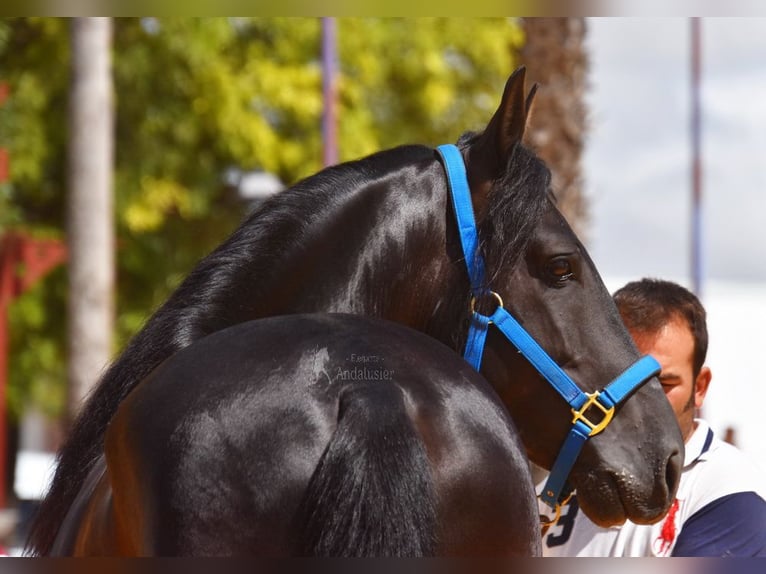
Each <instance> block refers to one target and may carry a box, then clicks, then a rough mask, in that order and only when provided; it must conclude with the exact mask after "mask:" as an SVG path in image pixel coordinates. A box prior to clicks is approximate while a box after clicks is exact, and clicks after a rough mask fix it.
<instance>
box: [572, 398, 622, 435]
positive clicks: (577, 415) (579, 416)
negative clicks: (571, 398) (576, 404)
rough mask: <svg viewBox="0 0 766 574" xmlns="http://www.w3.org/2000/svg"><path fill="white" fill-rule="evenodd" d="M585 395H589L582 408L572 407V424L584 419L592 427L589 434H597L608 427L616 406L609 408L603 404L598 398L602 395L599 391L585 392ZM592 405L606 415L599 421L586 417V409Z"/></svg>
mask: <svg viewBox="0 0 766 574" xmlns="http://www.w3.org/2000/svg"><path fill="white" fill-rule="evenodd" d="M585 396H587V397H588V400H587V401H585V404H584V405H583V406H582V407H580V410H578V411H576V410H574V409H572V415H573V417H572V424H575V423H576V422H577V421H582V422H583V423H585V424H586V425H588V428H590V433H589V434H588V436H589V437H590V436H595V435H597V434H598V433H600V432H601V431H602V430H604V429H605V428H606V426H607V425H608V424H609V423H610V421H611V420H612V417H613V416H614V407H609V408H607V407H605V406H604V405H602V404H601V402H599V400H598V398H599V397H600V396H601V393H600V392H598V391H595V392H593V393H585ZM592 406H595V407H597V408H598V409H599V410H600V411H601V412H602V413H603V415H604V416H603V418H602V419H601V420H600V421H599V422H598V423H594V422H591V421H590V420H588V419H587V418H586V417H585V411H587V410H588V409H589V408H590V407H592Z"/></svg>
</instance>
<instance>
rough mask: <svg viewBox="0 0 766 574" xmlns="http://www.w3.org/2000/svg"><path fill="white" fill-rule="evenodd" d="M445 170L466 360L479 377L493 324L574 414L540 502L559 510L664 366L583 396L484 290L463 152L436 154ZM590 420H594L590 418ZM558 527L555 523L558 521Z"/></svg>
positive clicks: (639, 369) (634, 372)
mask: <svg viewBox="0 0 766 574" xmlns="http://www.w3.org/2000/svg"><path fill="white" fill-rule="evenodd" d="M437 151H438V152H439V155H440V156H441V159H442V163H443V164H444V169H445V171H446V172H447V179H448V181H449V188H450V191H451V194H450V195H451V196H452V206H453V208H454V211H455V217H456V218H457V225H458V230H459V232H460V243H461V245H462V248H463V255H464V256H465V262H466V267H467V269H468V277H469V279H470V281H471V292H472V294H473V300H472V303H471V324H470V327H469V330H468V339H467V341H466V346H465V352H464V353H463V357H464V358H465V360H466V361H468V363H469V364H470V365H471V366H472V367H473V368H474V369H476V370H477V371H478V370H479V368H480V367H481V358H482V354H483V352H484V343H485V341H486V338H487V331H488V330H489V326H490V325H491V324H494V325H495V326H496V327H497V328H498V329H500V332H501V333H503V335H505V337H506V338H507V339H508V340H509V341H510V342H511V343H512V344H513V345H514V346H515V347H516V348H517V349H518V350H519V352H520V353H521V354H522V355H523V356H524V357H525V358H526V359H527V360H528V361H529V362H530V364H531V365H532V366H533V367H534V368H535V369H536V370H537V371H538V372H539V373H540V374H541V375H542V376H543V378H545V380H547V381H548V382H549V383H550V384H551V385H552V386H553V388H554V389H555V390H556V391H557V392H558V393H559V394H560V395H561V396H562V397H563V398H564V400H565V401H566V402H567V404H569V406H570V407H571V409H572V415H573V417H572V428H571V429H570V431H569V434H568V435H567V437H566V439H565V440H564V444H563V445H562V447H561V450H560V451H559V454H558V456H557V457H556V461H555V462H554V464H553V468H552V469H551V472H550V475H549V476H548V482H547V483H546V484H545V487H544V488H543V491H542V493H541V494H540V499H541V500H542V501H543V502H545V503H546V504H547V505H548V506H550V507H551V508H553V509H554V510H556V512H557V515H558V511H559V510H560V505H561V504H562V502H561V500H560V499H561V493H562V491H563V490H564V487H565V484H566V480H567V477H568V476H569V473H570V471H571V470H572V466H573V465H574V463H575V461H576V460H577V456H578V455H579V454H580V450H581V449H582V447H583V445H584V444H585V441H587V440H588V439H589V438H590V437H592V436H595V435H597V434H598V433H600V432H601V431H603V430H604V429H605V428H606V427H607V425H608V424H609V422H610V421H611V420H612V417H613V416H614V409H615V406H617V405H618V404H620V403H621V402H622V401H623V400H625V398H626V397H627V396H628V395H629V394H630V393H632V392H633V391H634V390H635V389H636V388H638V387H639V386H641V385H642V384H643V383H645V382H646V381H647V380H649V379H650V378H651V377H652V376H654V375H656V374H657V373H659V372H660V365H659V363H658V362H657V361H656V360H655V359H654V357H652V356H650V355H646V356H644V357H641V358H640V359H639V360H638V361H636V362H635V363H633V365H631V366H630V367H628V369H626V370H625V371H624V372H623V373H622V374H620V375H619V376H618V377H617V378H616V379H614V380H613V381H612V382H611V383H609V384H608V385H607V386H606V387H605V388H604V389H603V390H601V391H595V392H593V393H585V392H583V391H582V390H580V388H579V387H578V386H577V383H575V382H574V381H573V380H572V378H571V377H570V376H569V375H567V374H566V373H565V372H564V370H563V369H562V368H561V367H559V366H558V365H557V364H556V362H555V361H554V360H553V359H552V358H551V357H550V355H548V353H546V352H545V350H544V349H543V348H542V347H541V346H540V345H539V344H538V343H537V341H535V340H534V339H533V338H532V336H531V335H530V334H529V333H527V331H526V330H525V329H524V327H522V326H521V325H520V324H519V322H518V321H516V319H514V318H513V316H512V315H511V314H510V313H509V312H508V311H506V310H505V309H504V308H503V301H502V299H501V298H500V296H499V295H498V294H497V293H495V292H494V291H490V290H489V289H488V288H487V287H485V286H483V285H482V283H483V280H484V259H483V257H482V255H481V252H480V251H479V238H478V233H477V230H476V222H475V220H474V214H473V204H472V203H471V194H470V190H469V188H468V179H467V177H466V172H465V164H464V163H463V157H462V155H461V154H460V151H459V150H458V149H457V147H455V146H454V145H451V144H450V145H441V146H439V147H438V148H437ZM483 295H490V296H492V297H494V298H495V300H496V301H497V303H498V306H497V308H496V309H495V311H494V312H493V313H492V314H491V315H482V314H481V313H479V312H477V311H476V310H475V307H474V301H475V300H476V298H477V297H480V296H483ZM591 408H595V409H596V410H597V411H600V417H601V418H600V419H599V420H597V422H592V421H591V419H590V418H589V417H588V416H586V413H587V411H588V410H589V409H591ZM590 416H592V415H590ZM554 521H555V520H554Z"/></svg>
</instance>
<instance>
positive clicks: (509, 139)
mask: <svg viewBox="0 0 766 574" xmlns="http://www.w3.org/2000/svg"><path fill="white" fill-rule="evenodd" d="M525 76H526V68H525V67H524V66H521V67H520V68H518V69H517V70H516V71H515V72H513V74H511V77H510V78H508V81H507V82H506V84H505V90H503V98H502V100H501V101H500V106H499V107H498V108H497V111H496V112H495V115H494V116H492V119H491V120H490V121H489V124H487V128H486V129H485V130H484V134H483V135H482V140H484V141H483V142H482V143H483V145H482V146H481V147H482V148H483V149H484V151H485V153H486V152H488V151H489V150H491V149H494V154H492V155H493V157H495V158H496V160H497V161H498V165H497V166H496V168H497V170H498V171H500V170H502V169H503V168H504V167H505V163H506V160H507V158H508V154H509V153H510V151H511V148H512V147H513V146H514V145H515V144H516V143H518V142H520V141H521V139H522V137H523V136H524V128H525V127H526V125H527V116H528V114H529V108H530V107H531V106H532V100H533V99H534V97H535V93H536V92H537V84H535V85H534V86H532V89H531V90H530V92H529V94H528V95H527V94H525V87H524V78H525Z"/></svg>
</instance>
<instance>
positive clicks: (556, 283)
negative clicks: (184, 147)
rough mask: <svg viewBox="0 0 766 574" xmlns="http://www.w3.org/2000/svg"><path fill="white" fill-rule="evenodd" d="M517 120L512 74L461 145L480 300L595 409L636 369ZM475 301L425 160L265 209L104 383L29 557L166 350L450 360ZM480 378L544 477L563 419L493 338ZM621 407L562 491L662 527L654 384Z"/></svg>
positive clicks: (615, 515) (673, 482)
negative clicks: (441, 349) (279, 327)
mask: <svg viewBox="0 0 766 574" xmlns="http://www.w3.org/2000/svg"><path fill="white" fill-rule="evenodd" d="M530 102H531V96H530V97H529V98H528V97H527V93H526V90H525V88H524V72H523V70H519V71H517V72H516V73H514V74H513V75H512V76H511V78H510V79H509V80H508V83H507V84H506V88H505V91H504V93H503V96H502V99H501V102H500V106H499V107H498V110H497V111H496V113H495V114H494V116H493V117H492V119H491V120H490V122H489V123H488V125H487V126H486V128H485V129H484V130H483V131H482V132H480V133H468V134H465V135H464V136H463V137H461V138H460V140H459V141H458V149H459V152H460V156H461V157H462V160H463V161H464V163H465V170H466V174H467V182H468V184H469V188H470V202H471V207H472V209H473V211H474V212H475V214H476V220H477V226H478V242H477V251H478V252H480V253H481V255H482V257H483V259H484V261H485V266H486V269H485V273H484V274H483V281H484V285H483V287H486V288H487V289H491V290H492V291H493V292H495V293H497V294H498V297H499V298H501V299H502V301H504V304H505V307H506V308H507V310H508V311H509V312H510V313H511V314H512V315H513V316H514V317H516V318H517V319H518V321H519V322H520V323H521V324H522V325H523V327H524V328H525V329H526V330H527V331H528V332H529V334H530V335H531V336H532V337H534V339H536V340H537V342H538V343H539V344H540V345H541V346H542V348H544V349H545V350H546V351H547V353H548V355H550V357H552V359H554V360H555V362H556V363H558V364H559V365H561V367H563V370H564V371H565V372H566V373H567V374H568V375H569V376H571V378H572V379H573V380H574V381H576V383H577V384H578V385H579V386H580V387H581V388H582V389H584V390H586V391H588V392H592V391H597V390H598V389H601V388H603V387H604V386H605V385H607V383H609V382H610V381H611V380H613V379H614V378H615V377H617V376H618V375H619V374H620V373H622V372H623V371H624V370H625V369H626V368H627V367H628V366H629V365H631V364H632V363H633V362H634V361H636V359H637V358H638V353H637V351H636V349H635V346H634V345H633V343H632V341H631V339H630V337H629V335H628V333H627V331H626V330H625V328H624V326H623V325H622V323H621V321H620V318H619V315H618V313H617V310H616V308H615V307H614V304H613V303H612V301H611V297H610V296H609V293H608V292H607V290H606V288H605V287H604V285H603V282H602V281H601V279H600V277H599V275H598V272H597V270H596V269H595V267H594V265H593V263H592V261H591V260H590V258H589V257H588V254H587V252H586V250H585V248H584V247H583V245H582V244H581V243H580V242H579V241H578V239H577V238H576V237H575V235H574V234H573V232H572V230H571V229H570V227H569V226H568V224H567V223H566V221H565V220H564V218H563V217H562V216H561V214H560V213H559V212H558V210H557V208H556V205H555V201H554V199H553V197H552V194H551V193H550V189H549V184H550V174H549V172H548V170H547V168H546V167H545V165H544V164H543V163H542V162H541V161H540V160H539V159H538V158H537V157H536V156H535V155H534V153H533V152H532V151H530V150H529V149H528V148H526V147H525V146H524V145H523V144H522V143H521V140H522V136H523V133H524V126H525V123H526V120H527V112H528V108H529V104H530ZM472 291H474V288H473V286H472V284H471V282H470V281H469V275H468V273H467V270H466V265H465V254H464V253H463V251H462V248H461V242H460V233H459V229H458V225H457V224H456V222H455V212H454V209H453V206H452V203H451V196H450V189H449V185H448V181H447V176H446V174H445V170H444V166H443V164H442V162H441V160H440V158H439V157H438V155H437V154H436V152H435V150H433V149H431V148H428V147H425V146H402V147H398V148H394V149H391V150H388V151H384V152H380V153H377V154H374V155H372V156H369V157H367V158H364V159H361V160H358V161H354V162H349V163H345V164H341V165H338V166H335V167H332V168H329V169H326V170H323V171H322V172H320V173H318V174H316V175H314V176H312V177H309V178H307V179H306V180H304V181H302V182H300V183H298V184H297V185H296V186H294V187H292V188H290V189H288V190H286V191H284V192H282V193H280V194H278V195H276V196H274V197H273V198H272V199H270V200H268V201H266V202H265V203H264V204H262V206H261V207H260V208H259V209H258V210H256V211H255V212H254V213H253V214H252V215H251V216H250V217H249V218H248V219H247V220H246V221H245V222H244V223H243V224H242V225H241V226H240V227H239V228H238V229H237V230H236V231H234V233H233V234H232V236H231V237H230V238H229V239H228V240H226V241H225V242H224V243H223V244H222V245H221V246H220V247H218V248H217V249H216V250H215V251H213V252H212V253H211V254H210V255H208V256H207V257H206V258H204V259H203V260H202V261H201V262H200V263H199V265H198V266H197V267H196V268H195V269H194V270H193V271H192V272H191V273H190V275H189V276H188V277H187V278H186V280H184V282H183V283H182V284H181V285H180V287H179V288H178V289H177V290H176V291H175V292H174V293H173V294H172V295H171V296H170V298H169V299H168V301H167V302H166V303H165V304H164V305H163V306H162V307H161V308H160V309H159V310H158V311H157V312H156V313H155V314H154V315H153V316H152V317H151V318H150V319H149V321H148V322H147V324H146V326H145V327H144V328H143V329H142V330H141V331H140V332H139V333H138V334H137V335H136V336H135V337H134V338H133V340H132V341H131V342H130V344H129V345H128V346H127V348H126V349H125V350H124V352H123V353H122V354H121V355H120V356H119V357H118V358H117V360H116V361H115V362H114V363H113V364H112V365H111V367H110V368H109V369H108V371H107V372H106V374H105V375H104V377H103V378H102V380H101V381H100V382H99V384H98V386H97V387H96V389H95V390H94V392H93V393H92V395H91V397H90V399H89V401H88V403H87V404H86V405H85V407H84V408H83V410H82V414H81V415H80V417H79V419H78V421H77V422H76V424H75V425H74V427H73V429H72V432H71V435H70V437H69V439H68V441H67V443H66V444H65V445H64V447H63V449H62V451H61V453H60V455H59V466H58V469H57V472H56V475H55V477H54V479H53V483H52V486H51V489H50V492H49V493H48V495H47V496H46V498H45V499H44V501H43V504H42V507H41V511H40V513H39V518H38V520H37V522H36V523H35V525H34V526H33V532H32V535H31V538H30V541H29V550H30V551H31V552H32V553H34V554H43V555H45V554H48V553H50V551H51V548H52V546H53V542H54V540H55V539H56V536H57V535H58V533H59V530H60V529H61V526H62V523H63V522H64V521H65V519H66V516H67V513H68V512H69V510H70V508H71V507H72V506H73V503H74V502H75V501H76V500H78V497H80V498H81V497H82V496H83V495H82V491H83V487H84V486H87V482H88V477H89V476H91V474H92V473H91V471H92V469H94V468H97V467H99V466H100V465H105V463H104V459H103V453H104V436H105V432H106V429H107V427H108V426H109V423H110V421H111V420H112V418H113V417H114V415H115V413H116V412H117V409H118V408H119V406H120V404H121V402H122V401H123V400H124V399H125V398H126V397H128V396H129V395H130V393H131V391H132V390H133V389H134V388H135V387H136V386H137V385H138V384H139V383H140V382H141V381H142V380H143V379H144V378H146V377H147V376H148V375H149V373H151V372H152V371H153V370H154V369H155V368H156V367H157V366H158V365H159V364H161V363H162V362H163V361H165V360H166V359H168V357H170V356H171V355H173V354H174V353H176V352H178V351H179V350H181V349H183V348H185V347H188V346H189V345H191V344H193V343H194V342H195V341H198V340H200V339H202V338H203V337H205V336H206V335H209V334H211V333H215V332H217V331H220V330H223V329H225V328H227V327H230V326H232V325H236V324H238V323H242V322H245V321H248V320H253V319H258V318H262V317H270V316H277V315H288V314H295V313H315V312H341V313H352V314H357V315H365V316H372V317H379V318H382V319H387V320H390V321H394V322H397V323H401V324H403V325H406V326H409V327H411V328H413V329H415V330H417V331H421V332H423V333H425V334H426V335H429V336H431V337H433V338H435V339H437V340H438V341H441V342H442V343H444V344H445V345H447V346H449V347H450V348H452V349H453V350H454V351H456V352H462V350H463V347H464V346H465V341H466V337H467V333H468V325H469V323H470V321H471V297H472ZM479 306H480V307H481V302H480V303H479ZM481 374H482V375H483V376H484V377H485V378H486V380H487V381H488V382H489V383H490V384H491V385H492V387H493V388H494V389H495V392H496V393H497V395H498V396H499V397H500V398H501V400H502V402H503V404H504V405H505V406H506V408H507V409H508V410H509V412H510V413H511V416H512V417H513V419H514V420H515V422H516V426H517V428H518V431H519V433H520V436H521V438H522V441H523V443H524V446H525V448H526V450H527V452H528V454H529V456H530V458H531V459H532V460H533V461H534V462H535V463H537V464H538V465H540V466H543V467H545V468H550V467H551V466H552V464H553V461H554V459H555V456H556V454H555V453H556V451H557V449H558V448H559V446H560V445H561V444H562V443H563V442H564V440H565V437H566V436H567V434H568V433H569V428H570V423H571V419H572V413H571V409H570V407H569V405H568V404H567V403H566V402H565V401H563V400H562V399H561V396H559V394H558V393H556V391H555V390H554V389H553V388H550V387H548V386H545V385H544V383H543V381H542V379H541V377H540V375H539V374H538V372H537V371H536V370H535V369H534V368H533V367H532V366H531V365H530V363H529V362H528V361H527V360H526V359H525V358H524V357H523V356H522V355H521V354H520V353H518V352H517V349H516V348H515V347H514V345H513V344H511V343H509V342H508V341H507V340H506V339H505V338H504V337H502V336H501V335H499V334H498V333H497V331H496V330H494V328H490V330H489V333H488V336H487V344H486V348H485V350H484V359H483V362H482V365H481ZM535 382H536V383H537V384H532V383H535ZM626 398H627V400H626V401H625V402H623V403H621V404H620V405H618V406H617V407H616V408H615V413H614V417H613V420H612V422H611V423H610V424H609V426H608V427H607V428H605V429H604V430H603V432H601V433H600V434H598V435H597V436H594V437H593V438H591V439H590V440H588V441H587V443H586V444H585V446H584V447H583V449H582V453H581V455H580V456H579V457H578V458H577V461H576V462H575V464H574V467H573V468H572V473H571V475H570V482H571V484H572V486H574V487H575V488H577V491H578V500H579V501H580V504H581V507H582V508H583V511H584V512H585V513H586V514H587V515H588V516H589V517H591V519H592V520H594V522H596V523H598V524H602V525H610V524H619V523H621V522H622V521H624V520H626V519H630V520H632V521H634V522H638V523H643V522H652V521H656V520H658V519H659V518H661V517H662V515H663V514H664V513H665V512H666V511H667V509H668V508H669V506H670V503H671V501H672V498H673V495H674V492H675V488H676V486H677V483H678V477H679V474H680V467H681V462H682V457H683V442H682V439H681V436H680V432H679V431H678V425H677V423H676V422H675V418H674V416H673V413H672V411H671V409H670V407H669V405H668V403H667V400H666V399H665V396H664V394H663V392H662V390H661V387H660V385H659V382H658V381H657V379H656V378H652V379H651V380H649V381H648V382H647V383H646V384H644V385H643V386H641V387H640V388H639V389H637V390H635V391H634V392H632V393H631V394H630V395H628V396H627V397H626ZM530 413H532V414H533V415H534V416H528V415H529V414H530ZM525 415H526V416H525Z"/></svg>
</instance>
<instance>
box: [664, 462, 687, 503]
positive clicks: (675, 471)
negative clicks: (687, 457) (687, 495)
mask: <svg viewBox="0 0 766 574" xmlns="http://www.w3.org/2000/svg"><path fill="white" fill-rule="evenodd" d="M682 465H683V456H682V454H681V453H680V452H678V451H675V452H674V453H673V454H671V455H670V457H669V458H668V462H667V465H666V466H665V484H667V486H668V498H672V497H673V496H675V493H676V489H677V488H678V482H679V481H680V479H681V467H682Z"/></svg>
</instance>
